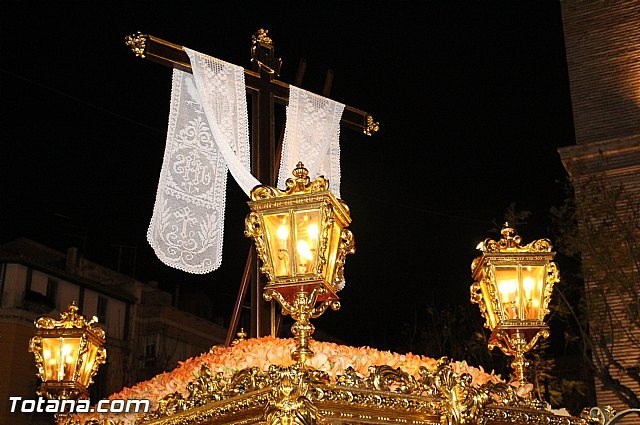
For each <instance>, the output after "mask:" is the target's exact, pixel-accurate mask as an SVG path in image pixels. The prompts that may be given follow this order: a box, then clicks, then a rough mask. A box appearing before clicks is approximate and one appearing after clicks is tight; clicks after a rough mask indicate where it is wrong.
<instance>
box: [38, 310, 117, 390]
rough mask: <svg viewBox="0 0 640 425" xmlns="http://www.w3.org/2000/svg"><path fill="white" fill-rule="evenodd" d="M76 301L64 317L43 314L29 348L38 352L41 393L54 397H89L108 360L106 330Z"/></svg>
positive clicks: (63, 313) (61, 315)
mask: <svg viewBox="0 0 640 425" xmlns="http://www.w3.org/2000/svg"><path fill="white" fill-rule="evenodd" d="M77 311H78V306H76V304H75V302H73V303H71V305H70V306H68V307H67V310H66V311H64V312H62V313H61V314H60V320H54V319H52V318H50V317H40V318H39V319H37V320H36V322H35V325H36V335H35V336H34V337H33V338H31V341H30V343H29V351H30V352H32V353H33V354H34V356H35V360H36V367H37V368H38V377H39V378H40V379H41V380H42V385H41V386H40V389H39V390H38V394H39V395H42V396H46V397H48V398H52V399H72V398H78V397H87V396H88V395H89V393H88V391H87V388H88V387H89V385H90V384H91V383H93V381H92V378H93V376H94V375H95V374H96V372H97V371H98V367H100V365H101V364H103V363H104V362H105V359H106V357H107V352H106V350H105V348H104V342H105V333H104V330H102V329H101V328H100V327H98V326H97V325H96V322H97V320H98V319H97V318H96V317H93V318H92V319H91V320H90V321H87V320H86V319H85V318H84V317H83V316H81V315H79V314H77Z"/></svg>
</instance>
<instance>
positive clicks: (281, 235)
mask: <svg viewBox="0 0 640 425" xmlns="http://www.w3.org/2000/svg"><path fill="white" fill-rule="evenodd" d="M277 233H278V239H280V240H283V241H286V240H287V239H288V238H289V227H288V226H285V225H284V224H281V225H280V226H279V227H278V231H277Z"/></svg>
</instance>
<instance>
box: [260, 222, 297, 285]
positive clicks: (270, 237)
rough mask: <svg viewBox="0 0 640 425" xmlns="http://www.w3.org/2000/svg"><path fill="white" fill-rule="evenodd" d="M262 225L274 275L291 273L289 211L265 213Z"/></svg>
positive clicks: (279, 275)
mask: <svg viewBox="0 0 640 425" xmlns="http://www.w3.org/2000/svg"><path fill="white" fill-rule="evenodd" d="M264 225H265V230H266V234H267V241H268V245H269V252H270V253H271V256H270V257H271V261H272V262H273V272H274V275H275V276H276V277H282V276H289V275H291V239H292V237H293V235H292V232H291V218H290V216H289V213H281V214H265V215H264Z"/></svg>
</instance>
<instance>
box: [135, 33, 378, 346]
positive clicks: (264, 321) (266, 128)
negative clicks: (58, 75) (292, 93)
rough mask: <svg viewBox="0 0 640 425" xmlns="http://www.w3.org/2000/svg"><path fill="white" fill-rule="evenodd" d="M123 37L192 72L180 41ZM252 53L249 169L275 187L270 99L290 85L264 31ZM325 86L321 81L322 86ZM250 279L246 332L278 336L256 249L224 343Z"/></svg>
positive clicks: (357, 113) (349, 120) (359, 123)
mask: <svg viewBox="0 0 640 425" xmlns="http://www.w3.org/2000/svg"><path fill="white" fill-rule="evenodd" d="M125 42H126V44H127V45H128V46H130V47H131V50H132V51H133V53H134V54H135V55H136V56H138V57H140V58H145V59H148V60H151V61H153V62H157V63H159V64H161V65H165V66H168V67H171V68H177V69H180V70H182V71H185V72H190V73H191V72H192V69H191V63H190V60H189V57H188V56H187V54H186V52H185V51H184V48H183V47H182V46H180V45H177V44H174V43H170V42H168V41H166V40H162V39H161V38H158V37H154V36H151V35H146V34H141V33H137V34H134V35H130V36H127V37H126V38H125ZM251 53H252V62H253V66H254V69H253V70H247V69H245V70H244V75H245V84H246V90H247V93H248V94H250V95H251V96H252V98H253V102H252V103H251V107H252V114H251V116H252V120H251V121H252V122H251V128H252V131H251V133H252V134H251V173H252V174H253V175H254V176H255V177H256V178H257V179H258V180H259V181H260V182H262V183H263V184H268V185H270V186H275V185H276V182H275V180H276V178H277V174H278V173H277V167H278V163H279V161H278V158H277V154H276V152H277V146H276V141H275V137H274V111H273V106H274V103H278V104H284V105H286V104H288V102H289V84H287V83H284V82H282V81H279V80H277V79H275V78H274V77H275V75H277V74H279V70H280V65H281V60H280V59H276V58H275V55H274V54H273V43H272V41H271V39H270V38H269V37H268V36H267V31H266V30H263V29H261V30H259V31H258V33H257V35H256V36H254V37H253V47H252V50H251ZM296 84H299V82H296ZM329 85H330V82H329ZM326 89H327V87H326V86H325V91H326ZM325 95H326V93H325ZM341 124H342V125H344V126H345V127H347V128H350V129H353V130H356V131H360V132H362V133H364V134H366V135H367V136H371V135H373V134H374V133H375V132H377V131H378V123H377V122H375V121H374V120H373V117H372V116H371V115H370V114H368V113H366V112H364V111H361V110H360V109H356V108H353V107H351V106H345V108H344V111H343V113H342V120H341ZM249 282H250V283H251V328H250V335H251V337H259V336H264V335H267V334H269V333H270V334H271V335H272V336H276V333H277V329H276V325H275V323H276V319H275V305H274V304H273V302H272V303H271V308H270V310H271V311H270V312H269V310H268V309H267V305H266V303H265V302H264V301H263V299H262V292H263V287H264V278H263V277H262V275H261V273H260V267H259V264H258V261H257V255H256V254H255V250H253V249H251V250H250V253H249V258H248V259H247V263H246V266H245V271H244V274H243V278H242V282H241V284H240V290H239V292H238V298H237V300H236V304H235V308H234V312H233V316H232V318H231V324H230V326H229V332H228V334H227V339H226V345H229V343H230V342H231V338H232V337H233V333H234V332H235V331H236V329H237V326H238V321H239V315H240V308H241V305H242V303H243V301H244V298H245V294H246V292H247V289H248V286H249Z"/></svg>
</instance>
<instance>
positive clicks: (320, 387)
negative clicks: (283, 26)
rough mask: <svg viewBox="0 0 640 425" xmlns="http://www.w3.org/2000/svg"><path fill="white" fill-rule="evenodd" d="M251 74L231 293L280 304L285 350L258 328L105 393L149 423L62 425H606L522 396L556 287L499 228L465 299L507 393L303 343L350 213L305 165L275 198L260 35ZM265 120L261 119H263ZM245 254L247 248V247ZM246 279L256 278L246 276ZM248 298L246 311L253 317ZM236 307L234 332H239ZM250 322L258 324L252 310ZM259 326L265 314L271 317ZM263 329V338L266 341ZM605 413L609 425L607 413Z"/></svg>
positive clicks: (462, 374)
mask: <svg viewBox="0 0 640 425" xmlns="http://www.w3.org/2000/svg"><path fill="white" fill-rule="evenodd" d="M127 44H128V45H129V46H131V48H132V50H133V51H134V53H135V54H136V55H137V56H140V57H144V58H147V59H150V60H153V61H156V62H159V63H162V64H165V65H169V66H172V67H176V68H179V69H181V70H184V71H190V64H189V60H188V58H187V56H186V54H185V52H184V51H183V49H182V47H181V46H178V45H175V44H172V43H169V42H166V41H164V40H161V39H159V38H157V37H153V36H148V35H142V34H139V33H138V34H136V35H132V36H129V37H128V38H127ZM252 58H253V61H254V63H255V64H256V68H255V70H254V71H245V76H246V81H247V92H249V93H251V94H255V95H257V99H254V102H253V108H254V112H256V111H260V114H254V118H255V121H254V122H253V125H252V127H253V130H254V132H253V145H254V146H253V155H254V158H253V159H252V172H253V173H254V175H255V176H256V177H257V178H258V179H259V180H260V181H263V182H264V181H266V182H270V184H267V185H263V186H258V187H256V188H255V189H254V190H253V191H252V192H251V201H250V202H249V206H250V212H249V214H248V216H247V218H246V221H245V234H246V236H248V237H251V238H253V240H254V243H255V253H256V255H258V256H259V257H260V260H261V266H259V265H258V262H257V261H255V260H252V259H251V255H250V258H249V260H248V261H247V267H246V268H245V274H244V278H243V284H242V285H241V291H240V293H239V296H238V300H239V302H237V303H236V307H238V304H239V303H240V302H242V300H243V298H244V291H246V288H247V284H248V282H249V280H250V279H249V276H250V275H253V280H254V282H256V281H257V276H258V275H259V274H260V273H263V274H264V276H265V277H266V282H265V283H264V284H263V285H256V286H255V288H254V289H253V290H252V291H253V292H254V295H255V293H258V295H259V296H260V297H262V296H264V298H265V299H266V300H276V301H277V302H278V303H279V304H280V305H281V306H282V311H283V313H284V314H289V315H291V316H292V318H293V319H294V321H295V323H294V325H293V327H292V333H293V335H294V338H293V339H279V338H275V337H273V336H262V335H265V334H266V333H265V332H264V330H265V329H264V328H261V326H260V324H259V322H260V319H261V317H255V319H256V320H255V321H254V322H258V325H257V326H256V328H254V329H252V336H254V337H255V336H258V338H250V339H246V340H244V339H243V338H241V339H240V340H236V341H234V342H233V343H232V344H230V342H231V337H228V338H227V344H226V346H218V347H213V348H212V349H211V350H210V351H209V352H208V353H205V354H203V355H201V356H199V357H196V358H192V359H188V360H186V361H184V362H183V363H181V365H180V366H178V367H177V368H176V369H175V370H174V371H172V372H168V373H164V374H161V375H158V376H156V377H154V378H152V379H151V380H149V381H145V382H141V383H139V384H137V385H135V386H134V387H131V388H126V389H124V390H123V391H121V392H120V393H117V394H114V395H112V396H111V397H110V398H111V399H136V398H137V399H140V398H146V399H150V400H151V403H152V411H151V412H146V413H143V412H140V413H128V414H111V415H109V414H97V413H87V414H83V415H72V416H64V417H60V418H59V421H58V422H59V423H60V424H68V425H71V424H73V425H128V424H132V425H133V424H144V425H173V424H175V425H178V424H179V425H205V424H208V425H213V424H243V425H248V424H268V425H292V424H296V425H315V424H323V423H326V424H345V425H346V424H399V425H400V424H402V425H423V424H424V425H427V424H429V425H444V424H448V425H462V424H486V425H489V424H494V425H503V424H530V423H539V424H547V425H572V424H576V425H577V424H581V425H588V424H605V423H607V422H608V421H610V420H611V417H612V416H611V413H612V412H610V411H602V410H599V409H596V410H593V411H591V412H588V413H587V414H585V415H584V416H583V417H580V418H578V417H573V416H569V415H567V414H564V415H561V414H556V412H554V411H551V410H549V409H547V408H546V405H545V403H543V402H541V401H540V400H538V399H537V398H536V397H535V396H534V395H533V394H531V393H530V392H529V388H528V387H527V386H526V385H525V380H524V368H525V366H526V361H525V360H524V353H525V352H526V351H527V349H528V348H530V347H531V345H533V344H535V340H536V339H538V338H539V337H545V336H546V334H547V329H546V326H545V325H544V323H543V320H542V319H543V318H544V316H545V314H546V312H547V310H546V308H547V304H548V299H549V297H550V291H551V290H552V288H553V284H554V283H555V282H556V281H557V277H558V274H557V268H556V267H555V265H554V264H553V263H552V262H551V259H552V258H553V253H552V252H551V245H550V244H549V243H548V241H546V240H541V241H534V242H532V243H531V244H529V245H526V246H524V247H523V246H521V245H520V239H519V237H518V236H517V235H515V231H514V230H513V229H511V228H510V227H509V226H505V229H503V238H502V239H501V240H499V241H497V242H496V241H492V240H486V241H485V242H484V243H483V244H481V245H480V246H479V248H480V249H481V250H482V255H481V256H480V257H479V258H478V259H476V260H475V261H474V263H473V266H472V268H473V277H474V279H475V280H476V282H475V283H474V284H473V286H472V289H471V291H472V301H473V302H475V303H478V304H479V305H480V308H481V312H482V314H483V316H484V317H485V319H486V320H487V326H488V327H489V328H490V329H491V331H492V339H491V341H490V344H491V345H492V346H497V347H500V348H501V349H503V351H505V352H506V353H507V354H509V355H513V356H515V360H514V362H513V367H514V372H515V373H514V377H515V379H514V380H513V382H512V383H508V382H505V381H504V380H503V379H501V378H500V377H499V376H496V375H493V374H489V373H486V372H484V371H483V370H482V369H481V368H476V367H472V366H470V365H468V364H466V362H464V361H453V360H450V359H447V358H441V359H439V360H435V359H429V358H426V357H423V356H417V355H412V354H404V355H402V354H396V353H390V352H383V351H379V350H375V349H372V348H355V347H348V346H343V345H337V344H332V343H322V342H318V341H313V340H312V338H311V336H312V334H313V329H314V328H313V325H312V324H311V319H313V318H315V317H318V316H319V315H321V314H323V313H324V312H325V311H326V310H327V309H328V308H332V309H338V308H339V307H340V302H339V297H338V292H339V291H340V290H341V289H342V287H343V282H344V275H343V271H344V263H345V259H346V256H347V254H350V253H353V251H354V247H355V245H354V238H353V235H352V234H351V232H350V231H349V230H348V228H347V227H348V225H349V223H350V221H351V217H350V212H349V209H348V207H347V206H346V204H345V203H344V202H343V201H342V200H340V199H337V198H336V197H335V196H334V195H333V194H332V193H331V191H329V190H328V182H327V180H326V179H324V178H323V177H318V178H316V179H313V180H312V179H310V178H309V176H308V172H307V170H306V168H305V167H304V164H302V163H299V164H298V166H297V167H296V169H295V170H293V177H292V178H290V179H289V180H288V181H287V188H286V189H284V190H281V189H278V188H276V187H274V184H273V182H274V181H275V176H276V174H277V173H275V172H274V166H275V152H276V150H277V149H275V148H274V143H273V141H274V138H273V113H272V110H273V104H274V102H275V103H285V104H286V100H287V89H288V86H287V85H286V84H285V83H282V82H280V81H278V80H276V79H274V76H275V74H276V73H277V72H278V71H279V67H280V64H281V61H280V60H278V59H275V57H274V55H273V46H272V43H271V40H270V39H269V38H268V37H267V35H266V31H263V30H261V31H259V33H258V35H257V36H254V38H253V48H252ZM265 117H266V119H265ZM342 124H343V125H345V126H347V127H349V128H355V129H358V130H360V131H362V132H363V133H365V134H369V135H370V134H372V133H374V132H375V131H377V129H378V124H377V123H376V122H375V121H374V120H373V118H372V117H371V115H369V114H367V113H365V112H363V111H360V110H358V109H355V108H351V107H346V108H345V112H344V115H343V118H342ZM252 252H253V249H252ZM252 270H254V271H255V272H252ZM257 304H260V303H258V302H257V300H256V298H255V297H253V296H252V307H256V305H257ZM237 310H238V308H236V311H235V312H234V318H233V320H232V323H231V329H230V335H231V332H233V331H234V330H235V328H236V327H237V315H236V314H237ZM254 314H257V315H258V316H260V315H261V314H264V312H263V313H254ZM267 317H268V315H267ZM273 323H274V321H273V320H272V321H271V325H270V327H271V329H272V330H273ZM607 415H609V416H607Z"/></svg>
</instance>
